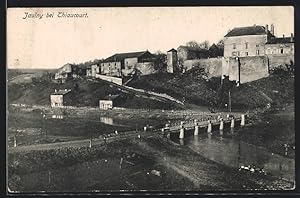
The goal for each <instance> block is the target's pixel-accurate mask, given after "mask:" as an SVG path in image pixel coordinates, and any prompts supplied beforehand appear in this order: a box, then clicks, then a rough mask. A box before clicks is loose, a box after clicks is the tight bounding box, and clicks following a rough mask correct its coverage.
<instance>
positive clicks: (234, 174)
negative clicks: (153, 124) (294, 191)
mask: <svg viewBox="0 0 300 198" xmlns="http://www.w3.org/2000/svg"><path fill="white" fill-rule="evenodd" d="M121 158H123V160H122V159H121ZM108 164H109V165H108ZM120 164H121V166H120ZM83 167H86V168H83ZM120 167H121V168H120ZM90 169H91V170H90ZM8 170H9V177H8V178H9V180H8V183H9V187H10V189H11V190H12V191H43V190H45V191H49V190H50V191H60V190H63V191H89V190H91V189H93V190H100V191H101V190H120V189H125V190H200V191H203V190H204V191H205V190H209V191H214V190H243V189H246V190H253V189H257V190H259V189H260V190H264V189H270V190H271V189H287V188H292V186H293V184H292V183H290V182H286V181H283V180H278V179H275V178H273V177H272V176H269V175H268V176H262V175H255V174H250V173H245V172H240V171H238V170H236V169H233V168H230V167H227V166H224V165H221V164H217V163H215V162H212V161H210V160H208V159H206V158H204V157H202V156H201V155H199V154H197V153H195V152H193V151H192V150H190V149H189V148H187V147H184V146H177V145H175V144H174V143H172V142H170V141H169V140H167V139H163V138H161V137H159V136H156V137H152V138H147V139H144V138H133V139H129V140H122V141H118V142H111V143H108V144H107V145H96V146H95V147H92V148H86V147H82V148H62V149H54V150H48V151H34V152H23V153H13V154H9V157H8ZM66 170H68V171H66ZM70 170H73V171H70ZM89 170H90V171H89ZM92 170H94V171H92ZM99 170H101V171H100V172H99ZM49 171H50V172H51V175H52V176H54V175H57V177H56V178H53V179H52V182H50V184H49V181H48V175H47V174H48V173H49ZM63 172H64V173H63ZM67 172H69V174H72V175H73V176H72V178H73V177H76V176H79V175H80V178H81V179H80V180H83V181H84V182H81V181H79V180H78V179H75V178H74V180H67V178H68V177H70V175H69V174H68V173H67ZM46 173H47V174H46ZM90 174H92V175H97V176H98V177H93V176H92V175H90ZM43 175H44V176H43ZM100 175H101V177H100ZM29 176H30V177H29ZM34 176H38V177H37V178H40V179H42V178H43V180H41V181H39V180H36V179H33V178H35V177H34ZM44 177H46V178H44ZM108 178H110V179H108ZM53 181H55V182H53ZM85 182H86V183H85ZM79 183H80V184H81V183H82V184H83V185H78V184H79ZM49 186H50V187H49ZM74 186H77V188H73V187H74Z"/></svg>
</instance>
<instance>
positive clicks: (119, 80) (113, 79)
mask: <svg viewBox="0 0 300 198" xmlns="http://www.w3.org/2000/svg"><path fill="white" fill-rule="evenodd" d="M96 78H99V79H101V80H105V81H108V82H112V83H116V84H118V85H122V78H117V77H112V76H106V75H100V74H96Z"/></svg>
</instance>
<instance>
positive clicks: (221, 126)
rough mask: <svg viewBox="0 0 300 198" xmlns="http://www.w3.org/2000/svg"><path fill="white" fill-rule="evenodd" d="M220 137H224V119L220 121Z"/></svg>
mask: <svg viewBox="0 0 300 198" xmlns="http://www.w3.org/2000/svg"><path fill="white" fill-rule="evenodd" d="M219 129H220V135H223V129H224V122H223V119H222V118H221V121H220V128H219Z"/></svg>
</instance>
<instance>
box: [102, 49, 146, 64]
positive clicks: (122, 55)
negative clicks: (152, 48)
mask: <svg viewBox="0 0 300 198" xmlns="http://www.w3.org/2000/svg"><path fill="white" fill-rule="evenodd" d="M146 53H149V54H151V53H150V52H149V51H141V52H130V53H119V54H114V55H112V56H110V57H108V58H107V59H105V60H104V62H120V61H123V60H124V59H125V58H138V57H140V56H142V55H144V54H146ZM151 55H152V54H151Z"/></svg>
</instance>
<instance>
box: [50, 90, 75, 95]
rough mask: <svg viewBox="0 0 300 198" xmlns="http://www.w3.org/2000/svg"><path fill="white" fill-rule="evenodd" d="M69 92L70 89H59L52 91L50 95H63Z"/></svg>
mask: <svg viewBox="0 0 300 198" xmlns="http://www.w3.org/2000/svg"><path fill="white" fill-rule="evenodd" d="M69 92H71V89H62V90H61V89H60V90H57V91H56V90H55V91H54V93H52V94H51V95H65V94H67V93H69Z"/></svg>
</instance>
